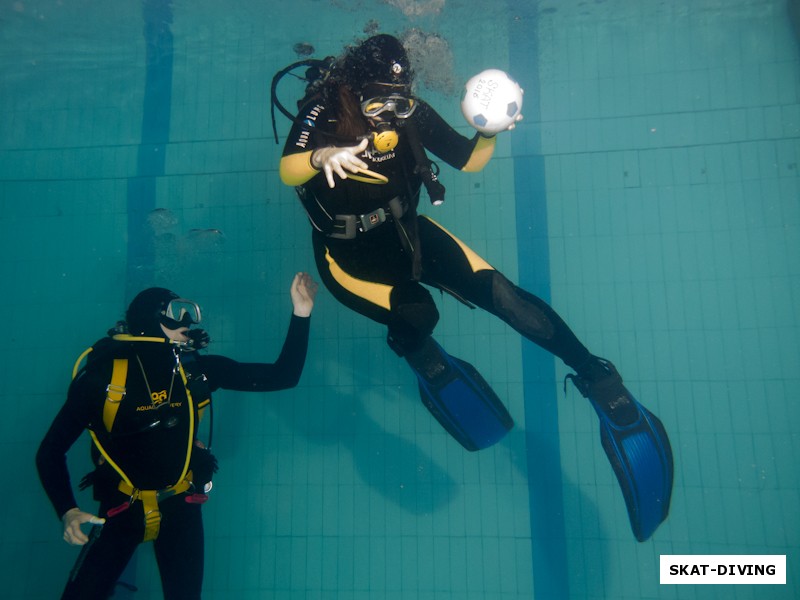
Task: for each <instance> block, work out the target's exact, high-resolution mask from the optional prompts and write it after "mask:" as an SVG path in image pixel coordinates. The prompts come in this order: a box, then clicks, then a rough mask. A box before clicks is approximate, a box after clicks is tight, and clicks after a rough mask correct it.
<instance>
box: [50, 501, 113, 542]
mask: <svg viewBox="0 0 800 600" xmlns="http://www.w3.org/2000/svg"><path fill="white" fill-rule="evenodd" d="M61 522H62V523H63V525H64V541H65V542H67V543H68V544H69V545H70V546H83V545H84V544H85V543H86V542H88V541H89V537H88V536H87V535H86V534H85V533H83V530H82V529H81V525H83V524H84V523H91V524H92V525H102V524H103V523H105V522H106V520H105V519H101V518H100V517H98V516H97V515H93V514H90V513H86V512H83V511H82V510H81V509H80V508H78V507H77V506H76V507H75V508H70V509H69V510H68V511H67V512H65V513H64V514H63V515H62V516H61Z"/></svg>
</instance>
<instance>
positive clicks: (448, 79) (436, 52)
mask: <svg viewBox="0 0 800 600" xmlns="http://www.w3.org/2000/svg"><path fill="white" fill-rule="evenodd" d="M401 41H402V42H403V46H405V48H406V51H407V52H408V58H409V60H410V61H411V65H412V66H413V68H414V76H415V79H416V80H417V83H420V84H422V85H424V86H425V87H426V88H428V89H429V90H433V91H436V92H440V93H442V94H446V95H450V94H454V93H455V92H456V91H457V85H456V78H455V75H454V68H453V63H454V60H453V51H452V50H451V49H450V44H449V43H448V41H447V40H446V39H445V38H443V37H442V36H441V35H439V34H437V33H426V32H424V31H422V30H420V29H417V28H413V29H409V30H408V31H407V32H405V33H404V34H403V35H402V40H401Z"/></svg>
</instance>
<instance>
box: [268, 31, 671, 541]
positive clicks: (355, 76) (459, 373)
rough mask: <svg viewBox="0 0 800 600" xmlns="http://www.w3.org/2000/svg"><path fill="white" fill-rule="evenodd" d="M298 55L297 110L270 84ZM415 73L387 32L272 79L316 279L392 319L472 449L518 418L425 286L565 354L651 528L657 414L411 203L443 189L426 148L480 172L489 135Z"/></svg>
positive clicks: (635, 508) (664, 465)
mask: <svg viewBox="0 0 800 600" xmlns="http://www.w3.org/2000/svg"><path fill="white" fill-rule="evenodd" d="M300 66H306V67H308V69H307V71H306V77H305V79H306V81H307V82H308V84H307V87H306V94H305V97H304V98H303V99H302V100H300V101H299V102H298V109H299V112H298V114H297V116H293V115H292V114H291V113H290V112H289V111H287V110H286V109H285V108H284V107H283V105H282V104H281V103H280V102H279V100H278V98H277V85H278V83H279V81H280V79H281V78H282V77H283V76H284V75H286V74H287V73H290V72H291V71H292V70H294V69H296V68H298V67H300ZM412 83H413V72H412V69H411V65H410V64H409V59H408V56H407V53H406V51H405V48H404V47H403V45H402V43H401V42H400V41H399V40H397V39H396V38H395V37H393V36H391V35H386V34H381V35H377V36H374V37H371V38H369V39H367V40H366V41H364V42H363V43H360V44H358V45H356V46H353V47H349V48H347V49H346V50H345V52H344V53H343V55H342V56H340V57H338V58H328V59H325V60H322V61H311V60H306V61H301V62H300V63H295V64H294V65H290V66H289V67H287V68H286V69H283V70H282V71H280V72H278V73H277V74H276V76H275V78H274V79H273V84H272V92H273V93H272V100H273V103H272V106H273V126H274V109H275V107H277V108H278V109H280V110H281V112H283V114H285V115H287V116H288V117H289V118H290V119H291V120H292V127H291V130H290V132H289V135H288V139H287V141H286V143H285V146H284V150H283V155H282V157H281V161H280V176H281V179H282V181H283V182H284V183H285V184H287V185H291V186H295V189H296V191H297V194H298V197H299V199H300V202H301V203H302V205H303V208H304V209H305V211H306V213H307V215H308V218H309V221H310V223H311V226H312V232H311V239H312V245H313V250H314V255H315V260H316V264H317V268H318V269H319V274H320V277H321V279H322V281H323V283H324V284H325V286H326V287H327V288H328V290H330V292H331V293H332V294H333V296H334V297H335V298H336V299H337V300H338V301H339V302H341V303H342V304H344V305H345V306H347V307H349V308H351V309H352V310H354V311H356V312H358V313H360V314H362V315H364V316H366V317H368V318H370V319H372V320H374V321H377V322H378V323H382V324H384V325H386V326H387V330H388V335H387V341H388V344H389V346H390V347H391V348H392V350H394V352H396V353H397V354H398V355H399V356H401V357H403V358H404V359H405V360H406V361H407V362H408V364H409V365H410V367H411V369H412V370H413V371H414V373H415V374H416V376H417V380H418V384H419V388H420V396H421V398H422V401H423V403H424V404H425V405H426V407H427V408H428V409H429V410H430V411H431V413H432V414H433V415H434V416H435V417H436V418H437V419H438V420H439V422H440V423H441V424H442V425H443V426H444V427H445V429H446V430H447V431H448V432H449V433H450V434H451V435H452V436H453V437H454V438H455V439H456V440H458V442H460V443H461V444H462V445H463V446H464V447H465V448H467V449H468V450H478V449H481V448H486V447H488V446H491V445H492V444H494V443H496V442H497V441H499V440H500V439H501V438H502V437H503V436H504V435H505V434H506V433H507V432H508V431H509V430H510V429H511V428H512V427H513V420H512V418H511V416H510V415H509V413H508V411H507V410H506V408H505V406H504V405H503V403H502V402H501V401H500V399H499V398H498V397H497V395H496V394H495V393H494V392H493V391H492V389H491V387H490V386H489V385H488V383H487V382H486V381H485V380H484V379H483V378H482V377H481V376H480V374H479V373H478V372H477V371H476V370H475V368H474V367H473V366H472V365H470V364H468V363H466V362H464V361H462V360H459V359H458V358H456V357H453V356H450V355H449V354H448V353H447V352H446V351H445V350H444V349H443V348H442V347H441V346H440V345H439V344H438V343H437V342H436V341H435V340H434V339H433V337H432V334H433V331H434V328H435V326H436V323H437V321H438V319H439V313H438V311H437V308H436V305H435V303H434V301H433V298H432V296H431V294H430V292H429V291H428V289H426V287H424V286H429V287H432V288H435V289H439V290H441V291H444V292H447V293H449V294H451V295H453V296H454V297H456V298H457V299H459V300H460V301H462V302H463V303H465V304H467V305H468V306H470V307H472V308H474V307H476V306H477V307H480V308H482V309H484V310H486V311H489V312H490V313H492V314H493V315H496V316H497V317H499V318H500V319H502V320H503V321H505V322H506V323H507V324H508V325H510V326H511V327H513V328H514V329H515V330H516V331H518V332H519V333H520V334H522V335H523V336H524V337H525V338H527V339H529V340H531V341H532V342H534V343H535V344H537V345H539V346H540V347H542V348H543V349H545V350H547V351H548V352H551V353H552V354H554V355H555V356H557V357H558V358H560V359H561V360H563V361H564V362H565V363H566V364H567V365H568V366H569V367H571V368H572V369H573V370H574V371H575V374H572V375H570V376H569V378H570V379H571V380H572V381H573V382H574V383H575V385H576V386H577V388H578V390H579V391H580V393H581V394H582V395H583V396H585V397H586V398H588V399H589V400H590V402H591V403H592V405H593V406H594V408H595V410H596V412H597V414H598V416H599V417H600V421H601V437H602V441H603V447H604V449H605V451H606V453H607V455H608V457H609V459H610V461H611V463H612V466H613V468H614V470H615V473H616V475H617V477H618V479H619V481H620V484H621V486H622V488H623V493H624V495H625V499H626V503H627V507H628V511H629V515H630V517H631V523H632V526H633V529H634V534H635V535H636V537H637V539H639V540H640V541H642V540H645V539H647V538H649V537H650V536H651V535H652V533H653V532H654V531H655V529H656V527H658V525H659V524H660V523H661V522H662V521H663V520H664V519H665V518H666V516H667V512H668V510H669V501H670V495H671V490H672V472H673V467H672V451H671V448H670V444H669V440H668V438H667V436H666V433H665V432H664V428H663V426H662V425H661V422H660V421H659V420H658V419H657V418H656V417H655V416H653V415H652V414H651V413H650V412H649V411H647V410H646V409H645V408H644V407H642V406H641V405H640V404H639V403H638V402H637V401H636V399H635V398H634V397H633V395H632V394H631V393H630V392H629V391H628V390H627V388H626V387H625V386H624V385H623V383H622V378H621V376H620V375H619V373H618V372H617V370H616V368H615V367H614V365H613V364H611V362H609V361H608V360H606V359H604V358H600V357H598V356H595V355H593V354H591V353H590V352H589V350H588V349H587V348H586V347H585V346H584V345H583V344H582V343H581V342H580V341H579V340H578V338H577V337H576V336H575V334H574V333H573V332H572V331H571V330H570V328H569V327H568V326H567V324H566V323H565V322H564V321H563V320H562V319H561V317H560V316H559V315H558V314H557V313H556V312H555V311H554V310H553V309H552V308H551V307H550V306H549V305H548V304H547V303H545V302H544V301H543V300H541V299H540V298H538V297H536V296H534V295H533V294H530V293H529V292H527V291H525V290H523V289H521V288H519V287H518V286H516V285H515V284H514V283H512V282H511V281H509V280H508V279H507V278H506V277H505V276H504V275H503V274H502V273H500V272H499V271H498V270H496V269H495V268H494V267H493V266H491V265H490V264H489V263H488V262H486V261H485V260H484V259H483V258H481V257H480V256H478V254H476V253H475V252H474V251H473V250H471V249H470V248H469V247H468V246H467V245H466V244H465V243H464V242H462V241H461V240H459V239H458V238H456V237H455V236H454V235H453V234H451V233H450V232H449V231H447V230H446V229H445V228H444V227H442V226H441V225H439V224H438V223H437V222H435V221H434V220H433V219H431V218H430V217H428V216H425V215H421V214H419V213H418V208H419V202H420V192H421V188H422V187H423V186H424V187H425V188H426V191H427V192H428V195H429V197H430V201H431V203H432V204H434V205H436V204H439V203H441V202H442V201H443V200H444V187H443V186H442V184H441V182H440V181H439V178H438V176H437V175H438V168H437V167H436V165H435V163H433V162H432V161H431V160H430V159H429V158H428V155H427V151H430V152H431V153H433V154H434V155H435V156H437V157H438V158H439V159H441V160H443V161H444V162H446V163H447V164H448V165H450V166H451V167H453V168H455V169H458V170H461V171H465V172H475V171H480V170H481V169H482V168H483V167H484V166H485V165H486V164H487V163H488V161H489V159H490V158H491V156H492V153H493V150H494V147H495V136H494V135H491V134H489V135H487V134H484V133H480V132H479V133H477V134H476V135H475V136H474V137H472V138H471V139H470V138H466V137H464V136H462V135H461V134H459V133H458V132H456V131H455V130H454V129H453V128H452V127H450V126H449V125H448V124H447V123H446V122H445V121H444V119H443V118H442V117H441V116H440V115H438V114H437V113H436V111H435V110H434V109H433V108H432V107H431V106H430V105H429V104H427V103H426V102H425V101H424V100H422V99H420V98H418V97H416V96H415V95H414V94H413V92H412ZM519 118H521V117H519ZM514 125H515V123H513V124H512V125H511V126H509V127H508V129H513V128H514ZM496 133H500V132H499V131H498V132H496ZM276 141H277V131H276Z"/></svg>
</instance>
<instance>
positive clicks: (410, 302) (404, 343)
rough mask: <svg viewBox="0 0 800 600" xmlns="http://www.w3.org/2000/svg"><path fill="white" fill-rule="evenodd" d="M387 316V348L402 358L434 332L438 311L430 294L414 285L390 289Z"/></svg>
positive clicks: (414, 283)
mask: <svg viewBox="0 0 800 600" xmlns="http://www.w3.org/2000/svg"><path fill="white" fill-rule="evenodd" d="M390 301H391V304H392V310H391V313H390V315H389V345H390V346H391V347H392V349H393V350H394V351H395V352H397V353H398V354H400V355H401V356H403V355H404V354H405V353H406V352H413V351H414V350H416V349H417V348H419V346H420V345H421V344H422V342H423V340H425V339H426V338H427V337H428V336H430V335H431V333H433V328H434V327H436V323H438V322H439V311H438V310H437V309H436V304H434V302H433V297H431V294H430V292H428V290H426V289H425V288H424V287H422V286H421V285H419V284H418V283H416V282H409V283H408V284H405V285H399V286H396V287H395V288H394V290H392V296H391V299H390Z"/></svg>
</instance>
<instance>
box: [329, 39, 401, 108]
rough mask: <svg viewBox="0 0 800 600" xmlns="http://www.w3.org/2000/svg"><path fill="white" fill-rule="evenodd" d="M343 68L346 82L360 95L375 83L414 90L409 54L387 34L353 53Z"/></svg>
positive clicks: (360, 45)
mask: <svg viewBox="0 0 800 600" xmlns="http://www.w3.org/2000/svg"><path fill="white" fill-rule="evenodd" d="M343 66H344V69H345V79H346V80H347V83H348V84H349V85H350V87H351V89H352V90H353V91H354V92H355V93H356V94H360V93H361V92H362V91H363V89H364V88H365V86H367V84H371V83H382V84H388V85H392V86H398V87H402V88H405V90H406V91H408V90H409V88H410V87H411V80H412V71H411V64H410V63H409V60H408V55H407V54H406V50H405V48H404V47H403V44H402V43H400V40H398V39H397V38H396V37H394V36H391V35H388V34H385V33H384V34H380V35H376V36H373V37H371V38H369V39H367V40H366V41H364V42H362V43H361V44H359V45H358V46H356V47H355V48H353V49H351V50H350V51H349V52H348V53H347V55H346V56H345V59H344V64H343Z"/></svg>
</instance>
